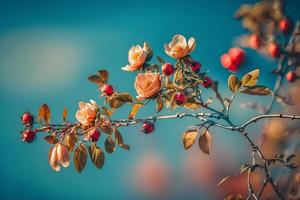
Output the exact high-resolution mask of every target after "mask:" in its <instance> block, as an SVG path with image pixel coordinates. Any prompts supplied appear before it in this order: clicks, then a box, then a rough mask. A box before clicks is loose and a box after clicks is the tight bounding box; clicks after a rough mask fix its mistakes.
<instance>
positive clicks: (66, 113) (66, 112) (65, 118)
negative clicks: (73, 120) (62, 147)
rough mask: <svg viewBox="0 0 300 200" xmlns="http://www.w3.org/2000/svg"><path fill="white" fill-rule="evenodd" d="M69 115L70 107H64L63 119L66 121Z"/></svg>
mask: <svg viewBox="0 0 300 200" xmlns="http://www.w3.org/2000/svg"><path fill="white" fill-rule="evenodd" d="M67 115H68V109H67V108H64V110H63V112H62V119H63V121H64V122H65V121H66V120H67Z"/></svg>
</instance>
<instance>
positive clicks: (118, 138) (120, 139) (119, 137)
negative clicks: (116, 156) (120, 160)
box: [114, 128, 130, 151]
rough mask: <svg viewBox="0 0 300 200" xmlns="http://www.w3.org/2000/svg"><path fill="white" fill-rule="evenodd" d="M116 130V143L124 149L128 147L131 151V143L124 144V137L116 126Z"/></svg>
mask: <svg viewBox="0 0 300 200" xmlns="http://www.w3.org/2000/svg"><path fill="white" fill-rule="evenodd" d="M114 132H115V138H116V143H117V144H118V145H119V146H120V147H122V148H123V149H126V150H128V151H129V149H130V147H129V145H127V144H124V141H123V137H122V135H121V133H120V132H119V130H118V129H116V128H115V129H114Z"/></svg>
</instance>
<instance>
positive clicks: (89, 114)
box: [76, 100, 98, 126]
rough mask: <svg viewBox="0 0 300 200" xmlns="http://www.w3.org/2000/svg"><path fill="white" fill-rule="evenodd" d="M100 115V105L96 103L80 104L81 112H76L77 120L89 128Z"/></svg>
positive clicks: (91, 101)
mask: <svg viewBox="0 0 300 200" xmlns="http://www.w3.org/2000/svg"><path fill="white" fill-rule="evenodd" d="M97 113H98V105H97V103H96V102H95V101H93V100H90V103H85V102H79V110H78V111H77V112H76V119H77V120H78V121H79V122H80V123H81V124H82V125H84V126H89V125H90V124H91V123H92V122H94V121H95V119H96V116H97Z"/></svg>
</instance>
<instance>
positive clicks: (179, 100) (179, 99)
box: [174, 92, 186, 105]
mask: <svg viewBox="0 0 300 200" xmlns="http://www.w3.org/2000/svg"><path fill="white" fill-rule="evenodd" d="M174 100H175V102H176V104H177V105H182V104H184V103H185V102H186V95H185V93H183V92H177V93H176V94H175V97H174Z"/></svg>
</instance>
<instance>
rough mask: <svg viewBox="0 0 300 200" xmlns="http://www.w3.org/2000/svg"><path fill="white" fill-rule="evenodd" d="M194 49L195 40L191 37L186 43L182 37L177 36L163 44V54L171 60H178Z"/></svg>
mask: <svg viewBox="0 0 300 200" xmlns="http://www.w3.org/2000/svg"><path fill="white" fill-rule="evenodd" d="M195 47H196V42H195V38H193V37H191V38H190V39H189V41H188V43H187V42H186V39H185V37H184V36H182V35H179V34H177V35H174V36H173V38H172V41H171V42H170V43H169V44H165V52H166V54H167V55H168V56H170V57H172V58H175V59H180V58H183V57H184V56H187V55H188V54H190V53H191V52H192V51H194V49H195Z"/></svg>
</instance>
